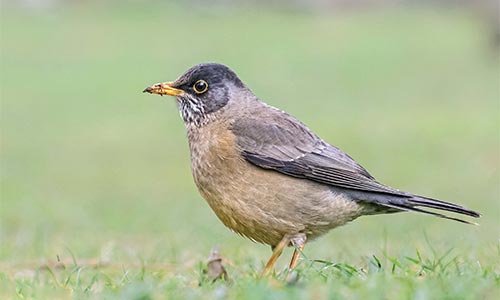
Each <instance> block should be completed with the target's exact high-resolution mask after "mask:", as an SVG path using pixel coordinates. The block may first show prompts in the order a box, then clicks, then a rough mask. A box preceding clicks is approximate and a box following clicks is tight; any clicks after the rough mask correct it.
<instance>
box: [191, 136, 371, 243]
mask: <svg viewBox="0 0 500 300" xmlns="http://www.w3.org/2000/svg"><path fill="white" fill-rule="evenodd" d="M229 139H230V137H229V138H228V137H226V138H221V137H220V136H218V137H217V138H214V139H212V143H210V144H205V145H203V144H200V143H197V145H196V146H195V147H193V146H191V157H192V158H191V163H192V171H193V177H194V180H195V182H196V185H197V187H198V189H199V191H200V193H201V195H202V196H203V198H205V200H206V201H207V202H208V204H209V205H210V207H211V208H212V210H213V211H214V212H215V214H216V215H217V217H218V218H219V219H220V220H221V221H222V223H224V225H226V226H227V227H229V228H230V229H232V230H233V231H235V232H237V233H239V234H241V235H243V236H246V237H248V238H250V239H252V240H254V241H257V242H261V243H265V244H269V245H277V244H278V243H279V241H280V240H281V239H282V238H283V236H284V235H285V234H294V233H299V232H300V233H305V234H306V235H307V236H308V239H312V238H315V237H317V236H319V235H321V234H323V233H325V232H327V231H328V230H329V229H331V228H334V227H337V226H340V225H343V224H345V223H347V222H349V221H351V220H353V219H355V218H356V217H358V216H359V215H360V214H361V210H362V207H360V206H359V205H358V204H357V203H356V202H354V201H352V200H350V199H347V198H345V196H343V195H342V194H339V193H336V192H335V191H334V190H333V189H332V188H331V187H329V186H326V185H322V184H319V183H315V182H312V181H308V180H304V179H297V178H293V177H290V176H287V175H283V174H281V173H278V172H275V171H271V170H264V169H261V168H259V167H256V166H254V165H252V164H250V163H248V162H246V161H245V160H244V159H243V158H242V157H241V156H240V154H239V153H238V152H237V150H236V149H235V148H234V147H232V146H231V142H230V141H229V142H228V140H229ZM199 147H205V148H204V149H202V148H199ZM224 148H225V149H224ZM193 151H194V152H195V153H193Z"/></svg>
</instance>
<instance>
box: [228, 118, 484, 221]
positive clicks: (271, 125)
mask: <svg viewBox="0 0 500 300" xmlns="http://www.w3.org/2000/svg"><path fill="white" fill-rule="evenodd" d="M231 130H232V131H233V132H234V133H235V136H236V137H237V140H236V142H237V144H238V147H239V148H240V150H241V155H242V156H243V157H244V158H245V160H246V161H248V162H249V163H252V164H254V165H256V166H258V167H261V168H263V169H268V170H274V171H277V172H280V173H282V174H286V175H289V176H293V177H297V178H302V179H306V180H311V181H315V182H318V183H322V184H326V185H330V186H334V187H339V188H345V189H347V190H346V192H348V193H349V194H350V195H351V196H352V197H353V199H356V200H357V201H364V202H367V203H372V204H375V205H379V206H381V207H384V208H385V209H386V212H390V211H414V212H420V213H426V214H431V215H434V216H438V217H441V218H446V219H451V220H455V221H459V222H464V223H470V222H468V221H464V220H462V219H457V218H454V217H449V216H446V215H443V214H440V213H437V212H432V211H427V210H423V209H421V208H418V207H425V208H433V209H439V210H445V211H451V212H454V213H458V214H465V215H469V216H472V217H479V216H480V215H479V213H477V212H475V211H472V210H469V209H466V208H464V207H462V206H459V205H456V204H453V203H449V202H445V201H441V200H437V199H432V198H427V197H423V196H417V195H413V194H411V193H407V192H403V191H400V190H397V189H394V188H391V187H388V186H386V185H383V184H381V183H379V182H377V181H376V180H375V179H374V178H373V177H372V176H371V175H370V174H369V173H368V172H367V171H366V170H365V169H364V168H363V167H362V166H360V165H359V164H358V163H356V162H355V161H354V160H353V159H352V158H351V157H349V156H348V155H347V154H345V153H344V152H342V151H341V150H340V149H338V148H336V147H334V146H332V145H330V144H328V143H326V142H325V141H323V140H322V139H320V138H319V137H318V136H316V135H315V134H314V133H312V132H311V131H310V130H309V129H308V128H307V127H306V126H305V125H304V124H302V123H301V122H299V121H298V120H296V119H294V118H293V117H292V116H290V115H288V114H286V113H284V112H281V111H277V110H272V111H271V110H267V112H266V113H265V115H264V116H259V118H258V119H257V118H253V117H245V118H242V119H238V120H235V122H234V123H233V125H232V128H231ZM387 209H388V211H387Z"/></svg>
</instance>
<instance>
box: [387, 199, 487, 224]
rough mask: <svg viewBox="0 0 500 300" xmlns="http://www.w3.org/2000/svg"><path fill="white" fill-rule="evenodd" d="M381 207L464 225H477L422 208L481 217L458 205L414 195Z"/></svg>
mask: <svg viewBox="0 0 500 300" xmlns="http://www.w3.org/2000/svg"><path fill="white" fill-rule="evenodd" d="M401 200H402V199H401ZM383 206H386V207H390V208H394V209H397V210H403V211H413V212H419V213H425V214H429V215H433V216H436V217H440V218H444V219H449V220H454V221H458V222H462V223H466V224H473V225H477V223H474V222H470V221H466V220H462V219H459V218H455V217H450V216H447V215H444V214H442V213H438V212H434V211H429V210H426V209H422V208H432V209H437V210H442V211H449V212H454V213H457V214H462V215H467V216H471V217H474V218H479V217H480V216H481V214H479V213H478V212H475V211H473V210H470V209H467V208H465V207H463V206H460V205H457V204H453V203H449V202H445V201H441V200H436V199H432V198H427V197H422V196H416V195H414V196H413V197H411V198H407V199H404V200H403V201H389V202H388V203H387V202H386V203H383Z"/></svg>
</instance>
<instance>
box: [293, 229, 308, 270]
mask: <svg viewBox="0 0 500 300" xmlns="http://www.w3.org/2000/svg"><path fill="white" fill-rule="evenodd" d="M290 241H291V242H292V245H293V246H295V247H298V248H299V249H300V251H302V250H304V247H305V245H306V241H307V237H306V235H305V234H303V233H301V234H299V235H296V236H294V237H293V238H291V239H290ZM300 251H299V250H298V249H297V248H295V250H294V251H293V255H292V259H291V260H290V265H288V271H291V270H293V269H294V268H295V266H297V263H298V262H299V256H300Z"/></svg>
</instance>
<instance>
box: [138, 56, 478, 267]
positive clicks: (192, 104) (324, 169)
mask: <svg viewBox="0 0 500 300" xmlns="http://www.w3.org/2000/svg"><path fill="white" fill-rule="evenodd" d="M144 92H147V93H151V94H159V95H170V96H175V97H176V99H177V104H178V107H179V110H180V114H181V116H182V119H183V120H184V123H185V125H186V131H187V136H188V140H189V148H190V150H191V169H192V172H193V177H194V181H195V182H196V185H197V186H198V189H199V191H200V193H201V195H202V196H203V198H205V200H206V201H207V202H208V204H209V205H210V207H211V208H212V209H213V211H214V212H215V214H216V215H217V217H219V219H220V220H221V221H222V223H224V225H226V226H227V227H229V228H231V229H232V230H233V231H235V232H237V233H239V234H241V235H243V236H245V237H247V238H249V239H251V240H253V241H256V242H260V243H264V244H268V245H270V246H271V247H272V249H273V254H272V255H271V258H270V259H269V261H268V263H267V265H266V267H265V269H264V274H267V273H268V272H269V271H270V270H271V269H272V268H273V266H274V264H275V262H276V260H277V259H278V257H279V256H280V255H281V253H282V251H283V249H284V248H285V247H287V246H289V245H293V246H295V247H296V249H295V251H294V253H293V256H292V260H291V262H290V266H289V267H290V269H292V268H294V267H295V265H296V263H297V261H298V257H299V254H300V253H299V251H298V250H297V248H300V249H303V248H304V245H305V243H306V241H309V240H312V239H314V238H316V237H318V236H320V235H322V234H324V233H326V232H328V231H329V230H330V229H332V228H335V227H337V226H341V225H344V224H346V223H347V222H350V221H352V220H354V219H356V218H357V217H360V216H362V215H374V214H386V213H395V212H401V211H412V212H420V213H425V214H430V215H434V216H438V217H441V218H446V219H451V220H455V221H460V222H464V223H469V222H468V221H465V220H461V219H458V218H455V217H451V216H447V215H444V214H441V213H438V212H435V211H429V210H426V209H424V208H432V209H437V210H443V211H449V212H453V213H457V214H463V215H468V216H472V217H476V218H477V217H479V216H480V215H479V213H477V212H475V211H472V210H469V209H466V208H464V207H462V206H459V205H456V204H453V203H448V202H444V201H440V200H436V199H432V198H427V197H423V196H417V195H414V194H411V193H408V192H403V191H400V190H397V189H394V188H391V187H389V186H386V185H383V184H381V183H379V182H378V181H376V180H375V178H373V176H371V175H370V174H369V173H368V172H367V171H366V170H365V169H364V168H363V167H362V166H360V165H359V164H358V163H356V161H354V160H353V159H352V158H351V157H350V156H349V155H347V154H345V153H344V152H342V151H341V150H340V149H338V148H337V147H335V146H332V145H330V144H328V143H327V142H325V141H324V140H322V139H321V138H319V137H318V136H317V135H316V134H314V133H313V132H312V131H311V130H310V129H309V128H307V127H306V126H305V125H304V124H303V123H302V122H300V121H299V120H297V119H295V118H294V117H292V116H290V115H289V114H287V113H286V112H284V111H281V110H279V109H276V108H274V107H272V106H269V105H267V104H266V103H264V102H262V101H261V100H259V98H257V97H256V96H255V95H254V94H253V93H252V92H251V91H250V89H248V88H247V87H246V86H245V84H244V83H243V82H242V81H241V80H240V79H239V78H238V76H237V75H236V74H235V73H234V72H233V71H232V70H230V69H229V68H228V67H226V66H224V65H221V64H215V63H206V64H200V65H197V66H194V67H192V68H191V69H189V70H187V71H186V72H185V73H184V74H183V75H182V76H180V77H179V78H178V79H177V80H175V81H174V82H166V83H157V84H154V85H152V86H150V87H147V88H146V89H145V90H144Z"/></svg>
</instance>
